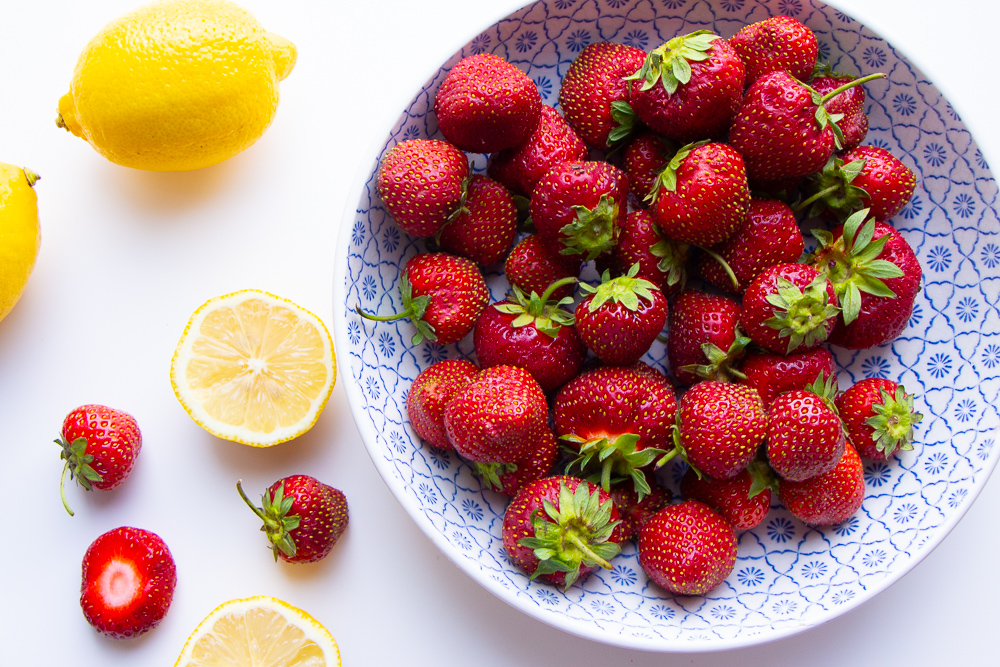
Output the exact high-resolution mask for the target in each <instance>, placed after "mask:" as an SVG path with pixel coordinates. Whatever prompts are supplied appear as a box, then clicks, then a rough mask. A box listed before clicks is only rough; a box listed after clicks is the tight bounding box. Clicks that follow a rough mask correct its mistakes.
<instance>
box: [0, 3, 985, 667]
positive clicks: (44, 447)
mask: <svg viewBox="0 0 1000 667" xmlns="http://www.w3.org/2000/svg"><path fill="white" fill-rule="evenodd" d="M136 4H138V3H137V2H136V0H87V1H86V2H70V1H69V0H59V1H58V2H57V1H47V2H15V0H3V2H2V3H0V93H2V96H3V103H2V104H0V161H3V162H9V163H15V164H21V165H26V166H30V167H31V168H32V169H34V170H35V171H37V172H38V173H40V174H41V175H42V180H41V182H40V183H39V184H38V186H37V192H38V197H39V208H40V210H41V221H42V237H43V240H42V248H41V253H40V255H39V257H38V263H37V266H36V269H35V273H34V275H33V276H32V278H31V281H30V283H29V285H28V288H27V291H26V293H25V295H24V296H23V298H22V299H21V301H20V303H18V305H17V307H16V308H15V309H14V311H13V312H12V313H11V314H10V315H9V316H8V317H7V318H6V319H5V320H4V321H3V322H2V323H0V451H2V452H3V454H4V456H3V459H2V460H3V469H4V474H3V478H4V479H5V480H6V485H5V488H4V491H3V496H4V497H5V498H6V499H7V500H6V502H5V506H6V507H7V510H6V511H5V517H4V519H3V524H4V526H5V529H4V531H3V532H4V534H5V535H6V539H5V542H6V543H5V545H4V548H3V549H0V664H2V665H4V666H7V665H11V666H13V665H39V666H45V665H70V664H73V665H83V666H87V667H89V666H96V665H101V666H104V665H108V666H114V665H123V666H124V665H142V666H150V667H152V666H154V665H171V664H173V662H174V660H175V658H176V656H177V654H178V653H179V651H180V649H181V647H182V645H183V643H184V640H185V639H186V637H187V636H188V634H189V633H190V631H191V630H192V629H193V628H194V627H195V625H197V623H198V622H199V621H200V620H201V619H202V617H203V616H204V615H205V614H206V613H208V611H210V610H211V609H212V608H214V607H215V606H216V605H218V604H219V603H221V602H223V601H225V600H228V599H230V598H234V597H244V596H248V595H254V594H269V595H274V596H276V597H279V598H282V599H284V600H287V601H288V602H290V603H292V604H295V605H297V606H300V607H302V608H303V609H305V610H307V611H309V612H310V613H312V614H313V615H314V616H316V618H318V619H319V620H320V621H321V622H322V623H323V624H324V625H326V627H327V628H328V629H329V630H330V631H331V632H332V633H333V634H334V636H335V637H336V638H337V640H338V642H339V643H340V646H341V650H342V652H343V655H344V662H345V664H346V665H354V666H367V665H376V666H377V665H395V664H399V665H418V666H419V665H443V666H448V665H464V664H470V665H481V666H483V667H487V666H494V665H497V666H499V665H504V666H506V665H520V666H524V667H533V666H541V665H554V664H566V665H570V664H572V665H575V666H580V667H582V666H589V665H594V666H596V665H608V664H614V665H640V666H643V665H682V664H690V665H702V666H717V665H719V666H721V665H734V664H740V665H743V666H745V667H754V666H758V665H761V666H763V665H767V666H768V667H780V666H783V665H796V666H798V665H810V666H825V665H852V666H853V667H862V666H865V665H900V664H907V665H910V666H912V667H916V666H922V665H939V664H957V665H984V664H997V663H996V658H995V657H994V658H993V659H990V658H988V655H990V653H988V651H990V650H991V649H992V647H993V646H994V645H995V637H996V628H995V619H996V618H997V611H996V609H997V606H996V605H997V600H996V598H997V597H998V595H1000V573H998V568H997V554H998V552H1000V538H998V531H997V525H996V521H995V513H996V511H997V508H998V507H1000V481H998V480H997V479H994V480H992V481H991V482H989V483H988V484H987V485H986V487H985V490H984V491H983V493H982V494H981V495H980V497H979V499H978V500H977V501H976V503H975V504H974V505H973V506H972V508H971V509H970V510H969V512H968V514H967V515H966V516H965V518H964V519H963V520H962V521H961V523H960V524H959V525H958V527H957V528H955V530H954V531H953V532H952V534H951V535H950V536H949V537H948V538H947V539H946V540H945V541H944V542H943V543H942V544H941V546H940V547H939V548H938V549H937V550H935V551H934V552H933V553H932V554H930V555H929V556H928V557H927V558H926V559H925V560H924V561H923V562H922V563H921V564H919V565H918V566H917V567H916V568H914V569H913V571H912V572H911V573H909V574H908V575H907V576H906V577H904V578H903V579H902V580H901V581H899V582H898V583H896V584H895V585H893V586H892V587H891V588H890V589H888V590H887V591H885V592H883V593H882V594H881V595H879V596H877V597H876V598H875V599H873V600H872V601H870V602H868V603H867V604H865V605H863V606H861V607H860V608H858V609H855V610H853V611H851V612H849V613H847V614H845V615H843V616H841V617H839V618H837V619H835V620H833V621H831V622H829V623H827V624H825V625H823V626H821V627H818V628H815V629H812V630H810V631H808V632H805V633H801V634H799V635H796V636H794V637H791V638H789V639H785V640H782V641H778V642H774V643H770V644H766V645H762V646H758V647H753V648H748V649H744V650H740V651H732V652H724V653H713V654H696V655H685V654H675V655H664V654H652V653H643V652H638V651H629V650H623V649H618V648H612V647H608V646H604V645H601V644H597V643H594V642H590V641H587V640H583V639H580V638H577V637H575V636H571V635H569V634H566V633H564V632H562V631H560V630H556V629H553V628H551V627H548V626H545V625H542V624H540V623H538V622H537V621H534V620H532V619H530V618H529V617H528V616H526V615H523V614H521V613H520V612H518V611H516V610H515V609H513V608H511V607H509V606H507V605H506V604H505V603H504V602H501V601H500V600H498V599H496V598H494V597H493V596H492V595H491V594H490V593H488V592H486V591H485V590H484V589H482V588H480V587H479V586H478V585H477V584H476V583H474V582H473V581H472V580H471V579H470V578H469V577H467V576H466V575H465V574H463V573H462V572H461V571H460V570H459V569H458V568H457V567H455V566H454V565H453V564H452V563H451V562H450V561H448V560H447V559H446V558H445V557H444V556H442V555H441V554H440V553H439V552H438V551H437V550H436V549H435V548H434V546H433V545H432V544H431V542H430V541H429V540H428V539H427V538H426V537H425V536H424V535H423V534H422V533H421V532H420V531H419V530H418V529H417V528H416V526H415V525H414V524H413V523H412V522H411V521H410V519H409V518H408V516H407V515H406V514H405V513H404V511H403V510H402V508H401V507H400V506H399V504H398V503H397V502H396V500H395V499H394V498H393V496H392V495H391V494H390V492H389V491H388V490H387V488H386V487H385V485H384V484H383V483H382V481H381V479H380V478H379V476H378V474H377V472H376V470H375V468H374V466H373V465H372V463H371V460H370V459H369V457H368V454H367V453H366V451H365V449H364V446H363V445H362V443H361V440H360V438H359V436H358V432H357V430H356V429H355V426H354V423H353V421H352V419H351V414H350V411H349V409H348V405H347V400H346V397H345V393H344V390H343V386H342V384H339V383H338V386H337V387H336V388H335V390H334V393H333V397H332V398H331V400H330V402H329V404H328V405H327V407H326V410H325V412H324V413H323V414H322V416H321V417H320V419H319V421H318V422H317V424H316V426H315V427H314V428H313V429H312V431H310V432H309V433H308V434H306V435H304V436H303V437H301V438H299V439H298V440H296V441H292V442H289V443H286V444H284V445H281V446H278V447H275V448H273V449H270V450H253V449H250V448H247V447H243V446H242V445H238V444H235V443H230V442H226V441H222V440H217V439H215V438H213V437H211V436H209V435H208V434H207V433H205V432H204V431H202V430H201V429H200V428H198V426H196V425H195V424H194V422H192V421H191V420H190V419H189V418H188V417H187V415H186V414H185V413H184V411H183V410H182V408H181V407H180V405H179V404H178V402H177V401H176V400H175V398H174V396H173V393H172V391H171V389H170V382H169V378H168V369H169V365H170V358H171V355H172V353H173V349H174V346H175V344H176V343H177V340H178V338H179V336H180V333H181V331H182V330H183V328H184V324H185V323H186V321H187V318H188V316H189V315H190V314H191V312H192V311H193V310H194V309H195V308H196V307H197V306H199V305H200V304H201V303H202V302H204V301H205V300H207V299H208V298H210V297H214V296H217V295H220V294H224V293H226V292H229V291H234V290H237V289H242V288H246V287H256V288H260V289H265V290H268V291H271V292H274V293H276V294H279V295H282V296H285V297H287V298H290V299H291V300H293V301H295V302H297V303H299V304H301V305H303V306H304V307H306V308H309V309H310V310H312V311H313V312H315V313H317V314H318V315H319V316H320V317H321V318H323V319H324V320H325V321H326V322H327V323H328V325H332V313H333V306H332V298H333V296H332V295H333V287H332V272H333V262H334V246H335V243H336V240H337V234H338V230H339V226H340V221H341V219H342V215H343V211H344V209H345V206H351V207H352V208H353V203H351V202H347V198H348V192H349V190H350V187H351V185H352V183H353V180H354V178H355V174H356V171H357V167H358V164H359V163H361V162H363V163H365V164H368V161H369V153H368V151H369V149H370V147H371V144H372V141H373V139H375V138H376V137H381V136H384V135H385V133H386V132H387V130H388V128H389V125H390V123H391V120H392V119H393V118H394V117H395V115H396V114H397V113H398V111H399V110H400V109H401V108H402V106H403V104H404V102H405V101H406V100H408V99H409V97H410V96H412V94H413V92H414V91H415V90H416V89H417V88H418V87H419V86H420V85H421V84H422V83H423V82H424V81H425V79H426V77H427V76H428V75H429V73H430V72H431V71H432V70H433V69H435V68H436V67H437V66H438V64H439V63H440V62H442V61H443V60H444V59H445V58H446V57H447V56H449V55H450V54H451V53H453V52H454V51H455V50H456V49H457V48H458V47H459V46H461V45H462V44H463V43H464V42H465V41H466V40H467V39H469V38H470V37H471V36H474V35H475V34H477V31H479V30H480V29H481V28H483V27H485V26H486V25H488V24H490V23H492V22H493V21H494V20H496V19H497V18H500V17H502V16H504V15H506V14H507V13H509V12H510V11H512V10H514V9H516V8H517V7H518V6H519V5H520V4H521V1H520V0H500V1H496V2H485V1H475V2H473V1H470V0H434V1H433V2H412V1H407V0H367V1H363V2H345V1H344V0H290V1H283V2H278V1H277V0H245V1H244V2H243V3H242V4H243V5H244V6H246V7H247V8H248V9H250V10H251V11H253V12H254V13H255V15H256V16H257V18H258V19H260V21H261V22H262V23H263V24H264V25H265V27H266V28H268V29H269V30H272V31H275V32H278V33H279V34H282V35H284V36H285V37H287V38H289V39H291V40H292V41H294V42H295V43H296V44H297V46H298V49H299V60H298V64H297V65H296V67H295V70H294V71H293V72H292V74H291V76H290V77H289V78H288V79H287V80H286V81H285V82H283V83H282V85H281V104H280V107H279V110H278V114H277V117H276V119H275V121H274V124H273V125H272V126H271V128H270V129H269V130H268V131H267V133H266V134H265V135H264V137H263V138H262V139H261V140H260V141H259V142H258V143H257V144H256V145H254V146H253V147H251V148H250V149H249V150H247V151H245V152H244V153H243V154H241V155H239V156H237V157H235V158H233V159H231V160H229V161H228V162H226V163H223V164H221V165H217V166H215V167H211V168H208V169H203V170H200V171H196V172H188V173H173V174H156V173H144V172H139V171H132V170H128V169H125V168H122V167H118V166H115V165H113V164H110V163H108V162H106V161H105V160H104V159H103V158H101V157H99V156H98V155H97V153H95V152H94V151H93V150H92V149H91V148H90V147H89V146H88V145H87V144H86V143H84V142H83V141H82V140H80V139H77V138H75V137H72V136H70V135H69V134H67V133H65V132H63V131H61V130H59V129H57V128H56V127H55V125H54V123H53V119H54V118H55V109H56V102H57V100H58V98H59V97H60V96H61V95H62V94H63V93H64V92H65V90H66V87H67V85H68V83H69V79H70V76H71V73H72V70H73V67H74V64H75V62H76V58H77V55H78V53H79V52H80V50H81V49H82V47H83V45H84V44H85V43H86V42H87V41H88V40H89V39H90V38H91V36H92V35H93V34H95V33H96V32H97V30H98V29H99V28H100V27H101V26H102V25H103V24H104V23H106V22H107V21H108V20H110V19H112V18H113V17H115V16H118V15H119V14H121V13H123V12H125V11H127V10H129V9H131V8H132V7H134V6H135V5H136ZM832 4H835V5H836V6H838V7H839V8H840V9H842V10H843V11H845V12H847V13H848V14H851V15H853V16H854V17H856V18H858V19H860V20H861V21H862V22H864V23H866V24H867V25H868V26H869V27H870V28H872V29H873V30H875V31H876V32H878V33H881V34H882V35H883V36H884V37H886V38H887V39H888V40H889V41H890V42H891V43H893V44H894V45H895V46H897V47H898V48H899V49H900V50H901V51H902V52H903V53H904V54H907V55H908V56H909V58H910V59H911V60H912V61H913V62H914V63H915V64H916V65H917V66H918V67H920V68H922V69H923V70H924V72H925V73H926V74H927V75H928V76H929V78H930V79H931V80H932V81H934V82H935V83H936V84H937V85H938V86H939V87H940V88H941V89H942V90H943V92H944V93H945V95H946V96H947V97H948V98H949V99H950V101H951V102H952V104H953V105H954V107H955V108H956V109H957V110H958V112H959V113H960V115H961V116H962V118H963V119H964V120H965V122H966V123H967V125H968V126H969V128H970V129H971V131H972V133H973V136H974V137H976V139H977V140H978V142H979V144H980V146H981V148H982V150H983V153H984V154H985V155H986V157H987V159H988V160H989V161H990V163H991V164H993V165H1000V129H998V127H997V126H996V125H995V115H996V112H995V109H996V108H997V107H998V105H1000V92H998V90H997V88H996V87H995V77H994V76H992V75H987V76H982V73H985V72H987V68H988V67H989V66H990V63H989V62H988V60H987V59H989V58H991V57H992V56H993V52H994V48H993V47H994V43H995V41H996V37H995V34H994V26H995V24H996V21H997V19H998V18H1000V10H997V9H985V8H984V7H986V6H988V5H989V4H990V3H984V2H977V1H976V0H950V1H949V2H947V3H942V2H940V0H935V1H931V0H836V1H835V2H834V3H832ZM946 10H947V11H946ZM959 40H962V41H959ZM969 63H971V67H969V68H968V69H966V68H967V67H968V64H969ZM389 73H391V76H389ZM376 76H378V78H376ZM991 85H993V86H994V87H992V88H991V87H990V86H991ZM342 379H343V378H341V380H342ZM89 402H98V403H105V404H108V405H113V406H118V407H120V408H122V409H124V410H127V411H129V412H131V413H132V414H133V415H135V417H136V418H137V419H138V421H139V424H140V427H141V428H142V431H143V435H144V444H143V449H142V454H141V456H140V457H139V459H138V463H137V465H136V468H135V470H134V471H133V473H132V476H131V477H130V478H129V479H128V481H127V482H126V483H125V484H124V485H123V486H122V487H120V488H119V489H118V490H116V491H113V492H107V493H100V492H95V493H91V494H85V493H84V492H83V491H81V490H79V489H76V488H72V489H69V490H68V492H67V493H68V496H69V499H70V502H71V503H72V505H73V507H74V508H75V509H76V511H77V515H76V517H74V518H70V517H69V516H67V515H66V513H65V512H64V511H63V508H62V505H61V504H60V502H59V491H58V483H59V473H60V470H61V462H60V461H59V450H58V447H57V446H56V445H55V444H53V443H52V440H53V438H55V437H56V435H57V434H58V430H59V427H60V424H61V421H62V418H63V416H64V415H65V414H66V413H67V412H68V411H69V410H70V409H72V408H74V407H76V406H77V405H80V404H83V403H89ZM300 472H303V473H309V474H312V475H314V476H316V477H318V478H320V479H321V480H323V481H325V482H326V483H328V484H332V485H333V486H336V487H338V488H340V489H342V490H343V491H344V492H345V493H346V494H347V498H348V500H349V503H350V509H351V524H350V527H349V529H348V531H347V533H346V535H345V536H344V538H343V539H342V541H341V542H340V543H339V544H338V545H337V547H336V548H335V550H334V552H333V553H332V555H331V556H330V557H329V558H327V559H326V560H325V561H323V562H321V563H319V564H315V565H307V566H298V567H293V566H289V565H286V564H275V563H274V562H273V561H272V560H271V555H270V552H269V551H268V550H267V548H266V546H265V539H264V536H263V535H262V534H261V533H259V532H258V523H257V520H256V519H255V518H254V517H253V515H252V514H251V513H250V512H249V510H247V508H246V507H245V506H244V505H243V503H242V501H240V499H239V498H238V496H237V494H236V490H235V483H236V480H237V479H240V478H242V479H243V481H244V487H245V488H247V489H248V490H249V491H250V493H251V494H253V495H258V494H259V492H260V491H262V490H263V489H264V487H265V486H267V485H268V484H270V483H271V482H273V481H274V480H275V479H278V478H279V477H282V476H285V475H288V474H293V473H300ZM126 524H130V525H136V526H140V527H144V528H147V529H150V530H153V531H155V532H157V533H159V534H160V535H161V536H162V537H163V538H164V539H165V541H166V542H167V543H168V544H169V546H170V548H171V550H172V552H173V554H174V557H175V559H176V562H177V570H178V586H177V590H176V594H175V596H174V601H173V605H172V607H171V609H170V612H169V613H168V615H167V617H166V619H165V620H164V621H163V623H162V624H161V625H160V626H159V627H158V628H156V629H155V630H153V631H152V632H150V633H148V634H147V635H145V636H144V637H142V638H141V639H139V640H135V641H115V640H110V639H107V638H104V637H102V636H99V635H98V634H97V633H95V632H94V631H93V630H92V629H91V628H90V626H89V625H88V624H87V623H86V622H85V621H84V619H83V616H82V614H81V613H80V608H79V605H78V596H79V587H80V560H81V558H82V556H83V553H84V551H85V550H86V548H87V546H88V545H89V544H90V542H91V541H92V540H93V539H95V538H96V537H97V536H98V535H99V534H101V533H102V532H104V531H106V530H110V529H111V528H114V527H116V526H120V525H126Z"/></svg>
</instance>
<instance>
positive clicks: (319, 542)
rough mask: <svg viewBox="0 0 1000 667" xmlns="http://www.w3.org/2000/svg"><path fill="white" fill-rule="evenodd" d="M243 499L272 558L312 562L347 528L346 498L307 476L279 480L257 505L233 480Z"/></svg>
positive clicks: (323, 553) (330, 546)
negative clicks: (255, 517) (251, 511)
mask: <svg viewBox="0 0 1000 667" xmlns="http://www.w3.org/2000/svg"><path fill="white" fill-rule="evenodd" d="M236 490H237V491H239V493H240V497H242V498H243V501H244V502H245V503H246V504H247V505H248V506H249V507H250V509H252V510H253V511H254V514H256V515H257V516H258V517H259V518H260V519H261V520H262V521H263V522H264V525H263V526H261V531H262V532H263V533H264V534H265V535H267V539H268V541H269V542H270V543H271V551H272V553H273V554H274V561H275V562H278V559H279V558H280V559H281V560H283V561H285V562H286V563H315V562H316V561H318V560H322V559H323V558H326V556H327V554H329V553H330V550H331V549H333V545H334V544H336V543H337V540H339V539H340V536H341V535H343V534H344V530H345V529H346V528H347V521H348V513H347V498H345V497H344V494H343V493H341V492H340V491H338V490H337V489H335V488H333V487H332V486H328V485H326V484H323V483H322V482H320V481H319V480H318V479H316V478H315V477H310V476H309V475H291V476H289V477H284V478H282V479H279V480H278V481H277V482H275V483H274V484H272V485H271V486H270V487H268V489H267V490H266V491H265V492H264V495H263V496H262V498H261V506H260V507H257V506H256V505H254V504H253V502H252V501H251V500H250V499H249V498H247V496H246V494H245V493H243V486H242V483H241V482H236Z"/></svg>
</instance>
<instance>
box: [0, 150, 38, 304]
mask: <svg viewBox="0 0 1000 667" xmlns="http://www.w3.org/2000/svg"><path fill="white" fill-rule="evenodd" d="M37 180H38V176H36V175H35V174H33V173H31V172H30V171H27V170H25V169H22V168H21V167H15V166H14V165H11V164H4V163H2V162H0V320H2V319H3V318H4V317H6V316H7V313H9V312H10V311H11V309H12V308H13V307H14V304H15V303H17V300H18V299H20V298H21V294H22V293H23V292H24V287H25V285H27V284H28V277H29V276H30V275H31V271H32V269H34V267H35V258H36V257H37V256H38V246H39V245H40V244H41V240H42V237H41V231H40V229H39V227H38V201H37V199H36V198H35V190H34V187H33V186H34V185H35V181H37Z"/></svg>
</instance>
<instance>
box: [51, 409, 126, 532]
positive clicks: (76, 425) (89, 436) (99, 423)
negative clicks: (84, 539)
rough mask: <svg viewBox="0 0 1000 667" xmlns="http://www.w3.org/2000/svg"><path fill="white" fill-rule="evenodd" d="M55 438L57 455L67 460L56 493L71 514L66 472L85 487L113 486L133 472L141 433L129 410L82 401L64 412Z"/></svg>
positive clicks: (105, 489) (107, 489)
mask: <svg viewBox="0 0 1000 667" xmlns="http://www.w3.org/2000/svg"><path fill="white" fill-rule="evenodd" d="M55 442H56V444H57V445H60V446H61V447H62V453H61V454H60V458H62V459H64V460H65V461H66V465H64V466H63V472H62V479H60V480H59V495H60V496H62V503H63V507H65V508H66V511H67V512H69V515H70V516H73V511H72V510H71V509H70V508H69V504H68V503H67V502H66V492H65V482H66V472H67V471H69V476H70V479H75V480H76V482H77V484H79V485H80V486H82V487H83V488H85V489H86V490H87V491H90V490H92V489H101V490H102V491H109V490H111V489H114V488H116V487H117V486H118V485H120V484H121V483H122V482H124V481H125V478H126V477H128V474H129V473H130V472H132V466H134V465H135V459H136V457H137V456H139V449H140V448H141V447H142V434H141V433H140V432H139V424H137V423H136V421H135V418H134V417H133V416H132V415H130V414H128V413H125V412H122V411H121V410H115V409H114V408H109V407H106V406H104V405H82V406H80V407H78V408H76V409H75V410H73V411H71V412H70V413H69V414H68V415H66V418H65V419H64V420H63V425H62V434H61V437H60V438H59V439H58V440H56V441H55Z"/></svg>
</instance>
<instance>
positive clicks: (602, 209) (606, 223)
mask: <svg viewBox="0 0 1000 667" xmlns="http://www.w3.org/2000/svg"><path fill="white" fill-rule="evenodd" d="M620 208H621V207H620V206H619V204H618V202H616V201H615V198H614V197H609V196H608V195H601V198H600V199H599V200H598V202H597V205H596V206H594V208H587V207H586V206H579V205H578V206H574V207H573V210H574V211H576V219H574V220H573V222H571V223H569V224H567V225H564V226H563V227H562V229H560V230H559V231H560V233H561V234H562V241H563V245H564V246H565V247H564V248H562V249H561V250H560V251H559V252H560V253H561V254H563V255H585V256H586V259H587V261H589V260H592V259H594V258H596V257H597V256H598V255H600V254H601V253H602V252H606V251H608V250H611V248H613V247H614V246H615V244H617V243H618V236H619V234H620V233H621V230H620V228H619V227H618V215H619V211H620Z"/></svg>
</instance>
